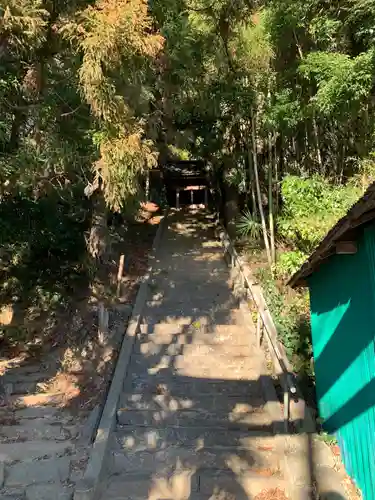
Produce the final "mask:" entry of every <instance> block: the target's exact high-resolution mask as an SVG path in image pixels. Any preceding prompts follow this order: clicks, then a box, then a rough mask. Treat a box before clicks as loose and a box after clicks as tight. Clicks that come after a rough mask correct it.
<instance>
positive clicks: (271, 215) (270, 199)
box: [268, 134, 276, 264]
mask: <svg viewBox="0 0 375 500" xmlns="http://www.w3.org/2000/svg"><path fill="white" fill-rule="evenodd" d="M268 153H269V159H268V217H269V226H270V246H271V259H272V264H274V263H275V261H276V248H275V224H274V213H273V179H272V174H273V168H272V167H273V154H272V136H271V134H268Z"/></svg>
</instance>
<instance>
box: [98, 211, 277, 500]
mask: <svg viewBox="0 0 375 500" xmlns="http://www.w3.org/2000/svg"><path fill="white" fill-rule="evenodd" d="M238 306H239V304H238V303H237V301H236V299H235V297H234V296H233V294H232V292H231V286H230V279H229V271H228V269H227V267H226V265H225V263H224V261H223V258H222V250H221V247H220V245H219V243H218V242H217V240H216V239H215V238H214V231H213V219H210V217H209V216H208V215H207V214H202V215H201V216H200V217H199V216H198V215H197V214H196V213H193V212H179V213H177V214H175V215H174V216H173V217H172V219H171V223H170V225H169V229H168V230H167V231H166V232H165V234H164V236H163V240H162V244H161V248H160V251H159V253H158V256H157V264H156V266H155V268H154V274H153V279H152V283H151V285H150V294H149V301H148V303H147V307H146V310H145V314H144V318H143V325H142V329H141V332H140V334H139V335H138V337H137V340H136V342H135V346H134V351H133V353H132V358H131V362H130V365H129V367H128V371H127V373H126V375H125V377H124V386H123V393H122V395H121V398H120V402H119V406H118V409H117V427H116V429H115V432H114V433H113V436H112V440H111V453H110V458H109V460H108V463H107V469H108V471H109V476H108V477H107V483H106V485H105V487H104V488H103V491H104V494H103V496H102V499H103V500H107V499H111V500H125V499H129V500H130V499H132V500H138V499H139V500H141V499H142V500H146V499H149V500H151V499H154V500H157V499H159V500H182V499H189V498H190V499H192V500H194V499H202V500H203V499H212V500H214V499H217V500H218V499H220V500H224V499H250V498H251V499H252V498H255V497H257V496H258V498H259V499H261V498H262V499H268V500H269V499H272V498H278V499H279V500H282V499H283V498H285V491H286V484H285V481H284V478H283V473H282V467H281V464H282V463H283V455H284V449H283V448H282V440H280V441H279V440H278V439H279V438H277V437H276V436H274V435H273V425H272V420H271V418H270V415H269V414H268V412H267V404H266V403H267V402H266V401H265V398H264V395H263V392H262V387H263V385H262V383H261V377H262V376H264V374H265V373H266V368H265V366H264V356H263V354H262V352H261V351H259V350H257V347H256V345H255V334H254V331H253V329H252V327H249V325H246V324H245V323H244V321H243V318H242V315H241V313H240V311H239V309H238Z"/></svg>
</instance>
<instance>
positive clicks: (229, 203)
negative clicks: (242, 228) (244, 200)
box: [224, 180, 239, 238]
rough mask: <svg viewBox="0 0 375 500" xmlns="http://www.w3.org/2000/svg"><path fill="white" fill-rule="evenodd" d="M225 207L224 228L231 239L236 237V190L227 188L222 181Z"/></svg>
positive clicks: (232, 187) (237, 210)
mask: <svg viewBox="0 0 375 500" xmlns="http://www.w3.org/2000/svg"><path fill="white" fill-rule="evenodd" d="M224 190H225V205H224V218H225V226H226V228H227V231H228V234H229V236H230V237H231V238H235V237H236V220H237V218H238V215H239V209H238V190H237V189H236V187H235V186H229V185H228V184H227V183H226V182H225V180H224Z"/></svg>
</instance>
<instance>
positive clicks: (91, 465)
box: [74, 209, 169, 500]
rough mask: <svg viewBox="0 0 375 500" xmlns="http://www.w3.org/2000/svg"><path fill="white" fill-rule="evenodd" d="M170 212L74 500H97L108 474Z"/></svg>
mask: <svg viewBox="0 0 375 500" xmlns="http://www.w3.org/2000/svg"><path fill="white" fill-rule="evenodd" d="M168 212H169V209H167V210H166V211H165V212H164V217H163V219H162V221H161V222H160V224H159V227H158V229H157V232H156V235H155V239H154V242H153V246H152V251H151V254H150V256H149V259H148V263H149V265H148V269H147V272H146V273H145V275H144V276H143V278H142V282H141V285H140V287H139V290H138V293H137V298H136V301H135V304H134V307H133V312H132V315H131V318H130V320H129V323H128V327H127V329H126V332H125V335H124V338H123V341H122V345H121V350H120V353H119V356H118V360H117V364H116V368H115V372H114V375H113V379H112V382H111V387H110V389H109V392H108V394H107V399H106V401H105V405H104V409H103V413H102V416H101V418H100V422H99V425H98V428H97V432H96V436H95V440H94V443H93V445H92V449H91V452H90V458H89V461H88V464H87V467H86V470H85V473H84V476H83V478H82V480H80V481H79V482H78V483H77V485H76V488H75V493H74V500H97V499H98V497H99V496H100V494H101V488H100V486H101V482H102V480H103V478H104V476H105V473H106V467H105V462H106V458H107V453H108V448H109V442H110V434H111V432H112V430H113V428H114V426H115V423H116V409H117V403H118V399H119V396H120V394H121V391H122V385H123V380H124V376H125V374H126V371H127V367H128V364H129V361H130V355H131V352H132V349H133V345H134V341H135V337H136V334H137V331H138V328H139V325H140V323H141V319H142V313H143V309H144V306H145V304H146V301H147V295H148V284H149V281H150V278H151V276H152V270H153V267H154V263H155V258H156V254H157V251H158V249H159V246H160V241H161V238H162V235H163V232H164V229H165V227H166V224H167V220H168Z"/></svg>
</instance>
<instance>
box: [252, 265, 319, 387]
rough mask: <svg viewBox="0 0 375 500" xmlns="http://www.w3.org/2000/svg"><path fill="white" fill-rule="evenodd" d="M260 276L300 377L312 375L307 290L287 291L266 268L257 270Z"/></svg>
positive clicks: (280, 332) (289, 354)
mask: <svg viewBox="0 0 375 500" xmlns="http://www.w3.org/2000/svg"><path fill="white" fill-rule="evenodd" d="M257 277H258V279H259V280H260V282H261V284H262V288H263V291H264V294H265V300H266V302H267V305H268V307H269V309H270V312H271V315H272V318H273V320H274V322H275V326H276V329H277V333H278V336H279V339H280V342H281V343H282V344H283V345H284V347H285V350H286V353H287V355H288V358H289V360H290V361H291V363H292V365H293V367H294V369H295V370H296V372H298V373H299V374H300V375H301V376H307V377H309V378H310V377H312V376H313V369H312V365H311V357H312V345H311V330H310V317H309V296H308V292H307V291H302V292H294V291H290V292H289V293H287V290H286V289H285V288H284V287H283V286H282V285H279V284H278V283H277V282H276V281H275V279H274V277H273V276H272V273H271V272H270V271H269V270H267V269H265V268H261V269H259V270H258V272H257Z"/></svg>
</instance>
